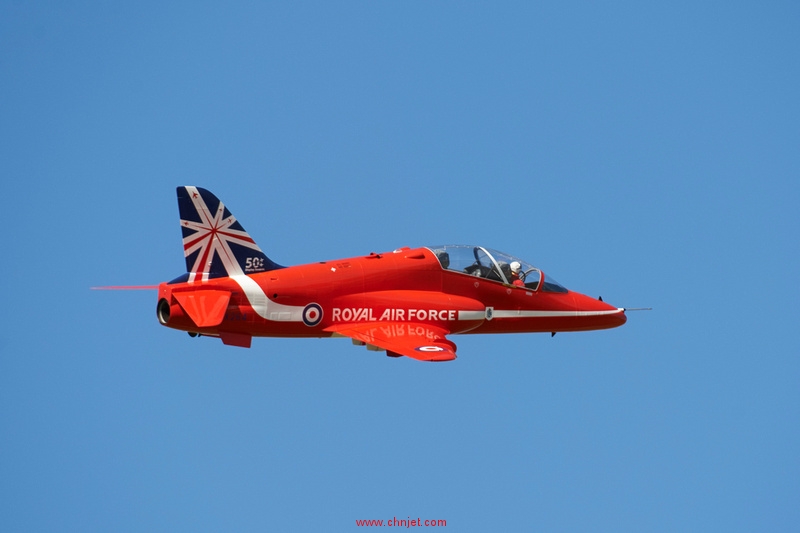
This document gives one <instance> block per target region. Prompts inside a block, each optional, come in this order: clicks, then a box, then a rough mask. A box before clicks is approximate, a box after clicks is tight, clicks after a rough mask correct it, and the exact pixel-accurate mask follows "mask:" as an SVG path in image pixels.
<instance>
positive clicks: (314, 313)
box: [303, 304, 322, 327]
mask: <svg viewBox="0 0 800 533" xmlns="http://www.w3.org/2000/svg"><path fill="white" fill-rule="evenodd" d="M321 321H322V307H320V305H319V304H308V305H307V306H306V307H305V309H303V323H304V324H305V325H306V326H308V327H314V326H316V325H317V324H319V323H320V322H321Z"/></svg>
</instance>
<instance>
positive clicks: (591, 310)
mask: <svg viewBox="0 0 800 533" xmlns="http://www.w3.org/2000/svg"><path fill="white" fill-rule="evenodd" d="M573 297H574V298H575V309H576V311H578V313H584V316H585V318H586V320H587V322H588V323H591V327H592V328H593V329H595V328H596V329H606V328H616V327H619V326H621V325H623V324H624V323H625V322H627V321H628V317H626V316H625V309H623V308H622V307H614V306H613V305H608V304H607V303H605V302H603V301H602V300H597V299H595V298H592V297H590V296H586V295H585V294H578V293H575V294H574V295H573Z"/></svg>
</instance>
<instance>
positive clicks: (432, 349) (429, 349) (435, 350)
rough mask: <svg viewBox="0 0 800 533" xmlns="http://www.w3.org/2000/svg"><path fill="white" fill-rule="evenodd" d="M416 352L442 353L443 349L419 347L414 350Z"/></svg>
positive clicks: (438, 347)
mask: <svg viewBox="0 0 800 533" xmlns="http://www.w3.org/2000/svg"><path fill="white" fill-rule="evenodd" d="M414 349H415V350H416V351H418V352H443V351H444V348H442V347H441V346H420V347H418V348H414Z"/></svg>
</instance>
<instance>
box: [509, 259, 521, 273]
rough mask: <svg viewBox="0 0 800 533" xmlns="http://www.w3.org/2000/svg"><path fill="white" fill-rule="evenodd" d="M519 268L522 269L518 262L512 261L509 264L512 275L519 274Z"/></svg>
mask: <svg viewBox="0 0 800 533" xmlns="http://www.w3.org/2000/svg"><path fill="white" fill-rule="evenodd" d="M521 267H522V265H520V264H519V261H512V262H511V272H513V273H514V274H519V269H520V268H521Z"/></svg>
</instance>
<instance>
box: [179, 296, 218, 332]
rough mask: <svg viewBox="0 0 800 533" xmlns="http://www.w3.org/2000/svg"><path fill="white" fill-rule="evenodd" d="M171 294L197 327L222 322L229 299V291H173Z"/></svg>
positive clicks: (207, 326)
mask: <svg viewBox="0 0 800 533" xmlns="http://www.w3.org/2000/svg"><path fill="white" fill-rule="evenodd" d="M172 295H173V296H174V297H175V299H176V300H178V303H179V304H181V307H183V310H184V311H186V314H187V315H189V318H191V319H192V321H193V322H194V323H195V324H196V325H197V327H198V328H211V327H214V326H219V325H220V324H222V319H223V318H225V311H226V310H227V309H228V302H229V301H230V299H231V293H230V292H228V291H215V290H199V291H191V292H174V293H172Z"/></svg>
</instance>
